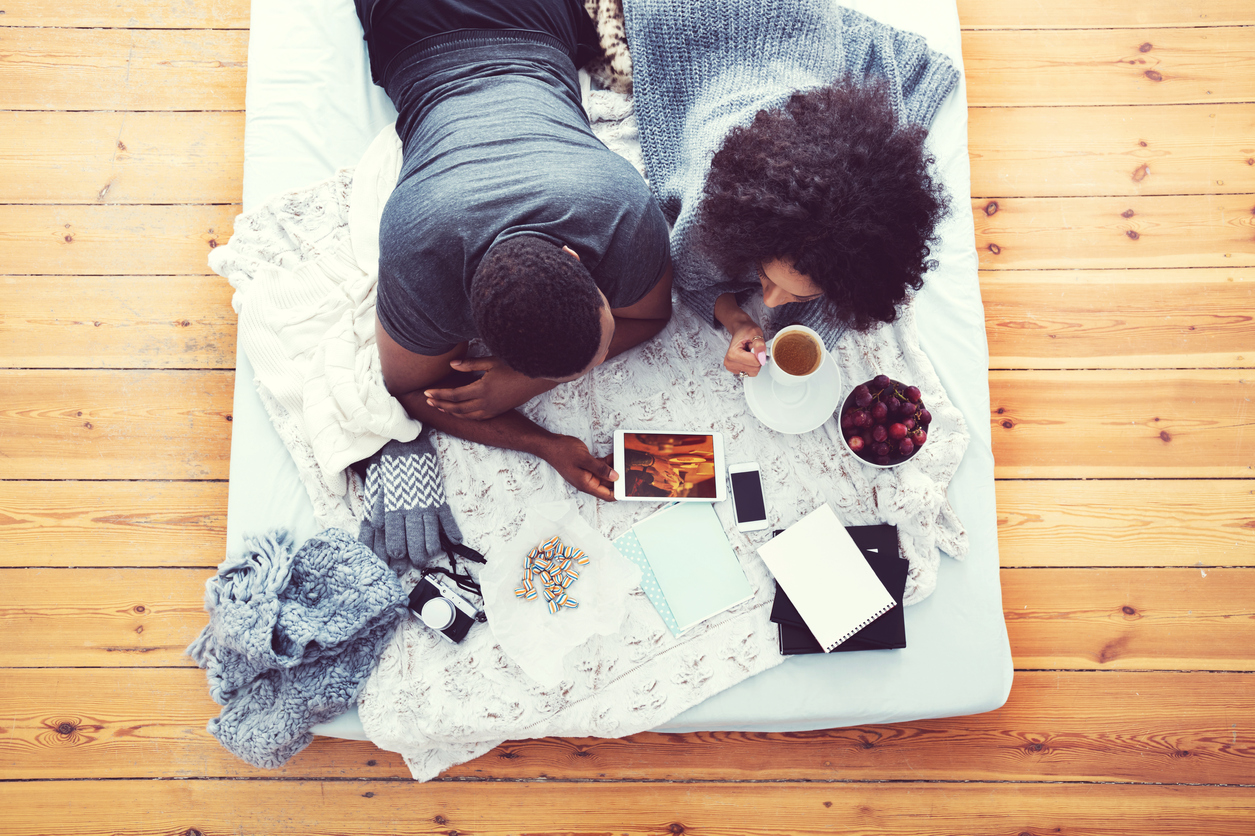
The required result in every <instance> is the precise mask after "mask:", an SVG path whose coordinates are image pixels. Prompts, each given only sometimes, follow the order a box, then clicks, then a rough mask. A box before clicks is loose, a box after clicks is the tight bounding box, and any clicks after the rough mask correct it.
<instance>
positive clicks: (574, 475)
mask: <svg viewBox="0 0 1255 836" xmlns="http://www.w3.org/2000/svg"><path fill="white" fill-rule="evenodd" d="M539 455H540V457H541V458H542V459H544V460H545V461H547V462H549V465H550V467H552V468H553V469H554V470H556V471H558V474H559V475H560V476H562V478H563V479H565V480H567V481H568V482H570V483H571V484H572V485H574V486H575V487H576V488H578V489H579V490H581V491H583V492H584V493H587V494H592V495H593V496H595V497H597V498H598V499H604V500H606V501H607V502H613V501H614V488H613V487H611V483H612V482H617V481H618V479H619V474H617V473H615V472H614V470H613V469H612V468H611V467H610V464H609V463H608V462H606V460H605V459H599V458H597V457H596V456H594V455H593V454H592V453H590V452H589V451H588V447H587V445H585V444H584V442H582V441H580V440H579V439H578V438H574V437H572V436H569V435H555V436H553V437H552V438H551V439H550V440H549V441H548V442H547V443H546V444H545V445H544V447H543V449H542V450H541V451H540V454H539Z"/></svg>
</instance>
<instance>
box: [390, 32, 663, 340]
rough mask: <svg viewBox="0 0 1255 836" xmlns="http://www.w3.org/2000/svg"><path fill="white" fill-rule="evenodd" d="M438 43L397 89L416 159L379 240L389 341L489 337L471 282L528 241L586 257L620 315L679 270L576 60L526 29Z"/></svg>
mask: <svg viewBox="0 0 1255 836" xmlns="http://www.w3.org/2000/svg"><path fill="white" fill-rule="evenodd" d="M428 40H429V41H433V42H436V43H434V44H432V45H427V42H424V49H423V50H422V51H421V52H419V53H418V54H417V55H416V56H413V57H411V59H410V60H409V62H408V63H407V64H405V65H404V66H402V67H400V68H399V69H396V70H395V71H393V72H390V74H389V78H388V79H387V90H388V94H389V95H390V96H391V97H392V99H393V101H394V102H395V103H396V105H397V110H398V111H399V112H400V118H399V119H398V121H397V131H398V133H399V134H400V136H401V140H402V144H403V147H404V162H403V164H402V168H401V175H400V178H399V179H398V182H397V188H396V190H395V191H394V192H393V193H392V196H391V197H390V198H389V199H388V203H387V205H386V206H385V207H384V212H383V220H382V224H381V227H380V230H379V243H380V260H379V293H378V313H379V320H380V322H381V323H382V324H383V327H384V329H385V330H386V331H387V332H388V335H389V336H390V337H392V339H393V340H395V341H396V342H397V343H398V344H399V345H401V346H402V347H403V348H405V349H407V350H409V351H413V352H415V353H418V354H423V355H427V356H434V355H438V354H443V353H445V352H447V351H450V350H451V349H453V348H454V347H455V346H456V345H457V344H458V343H461V342H463V341H466V340H469V339H472V338H474V337H476V336H478V333H477V331H476V328H475V322H474V319H473V317H472V315H471V309H470V301H469V296H470V285H471V278H472V277H473V276H474V274H475V269H476V268H477V267H478V266H479V262H480V260H481V259H482V258H483V257H484V254H485V253H486V252H487V251H488V248H489V247H490V246H492V244H493V243H495V242H498V241H503V240H505V239H507V238H512V237H514V236H518V235H535V236H539V237H541V238H543V239H545V240H548V241H550V242H552V243H553V244H555V245H557V246H568V247H570V248H571V249H572V250H574V251H575V252H576V253H578V254H579V256H580V261H581V263H582V264H583V265H584V266H585V267H587V268H588V270H589V272H591V273H592V276H593V280H594V281H595V282H596V283H597V286H598V287H599V288H600V289H601V291H602V293H604V294H605V295H606V298H607V299H608V300H609V301H610V306H611V307H612V308H621V307H625V306H627V305H631V304H633V303H635V302H638V301H639V300H640V299H641V298H642V297H644V296H645V294H646V293H648V292H649V291H650V290H651V289H652V288H653V287H654V286H655V285H656V284H657V282H658V280H659V279H660V278H661V276H662V274H663V272H664V271H665V270H666V267H667V265H668V264H669V258H670V255H669V253H670V247H669V230H668V227H667V222H666V220H665V219H664V218H663V215H662V211H661V210H660V209H659V207H658V204H657V202H656V201H655V199H654V197H653V195H652V194H651V192H650V190H649V187H648V185H647V184H646V183H645V181H644V180H643V179H642V178H641V176H640V174H639V173H638V172H637V171H636V169H635V168H633V167H632V165H631V164H630V163H628V162H627V161H626V160H625V159H623V158H622V157H620V156H619V155H618V154H615V153H614V152H612V151H610V150H609V149H608V148H606V146H605V145H603V144H602V143H601V141H600V140H598V139H597V138H596V137H595V136H594V135H593V133H592V131H591V130H590V128H589V126H588V120H587V117H586V116H585V114H584V110H583V108H582V107H581V105H580V95H579V82H578V80H577V76H576V72H575V66H574V64H572V62H571V59H570V58H569V57H568V55H567V53H566V52H565V50H563V49H562V48H561V46H560V44H559V43H558V42H557V41H556V40H555V39H553V38H551V37H549V36H546V35H543V34H541V33H534V32H527V31H521V30H515V31H511V32H508V33H506V32H480V31H475V32H470V33H451V35H450V36H448V37H444V36H442V37H441V38H440V39H437V38H432V39H428ZM552 303H553V304H562V300H560V299H555V300H552Z"/></svg>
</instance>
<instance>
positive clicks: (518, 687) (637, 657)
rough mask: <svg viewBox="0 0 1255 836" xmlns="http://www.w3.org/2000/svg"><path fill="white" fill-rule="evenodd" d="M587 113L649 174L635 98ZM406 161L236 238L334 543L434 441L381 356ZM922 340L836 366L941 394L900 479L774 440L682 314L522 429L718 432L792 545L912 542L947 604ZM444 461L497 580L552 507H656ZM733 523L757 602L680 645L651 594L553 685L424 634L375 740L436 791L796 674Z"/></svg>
mask: <svg viewBox="0 0 1255 836" xmlns="http://www.w3.org/2000/svg"><path fill="white" fill-rule="evenodd" d="M586 107H587V108H588V109H589V112H590V116H591V118H592V121H593V127H594V130H595V131H596V132H597V133H598V135H599V136H600V137H602V139H603V141H605V142H606V143H607V144H608V145H609V146H610V147H611V148H612V149H613V150H616V151H620V152H621V153H624V156H626V157H628V159H631V160H633V162H635V163H636V164H637V165H638V167H639V165H640V157H639V153H638V152H637V153H635V154H633V152H634V151H635V150H636V148H638V144H637V141H636V136H635V130H634V123H633V118H632V116H631V106H630V100H629V99H626V98H624V97H622V96H619V95H618V94H614V93H610V92H607V91H596V92H594V93H592V94H591V95H589V96H588V97H587V99H586ZM398 161H399V143H398V142H397V140H396V135H395V132H391V131H390V130H389V131H385V132H384V134H383V135H381V136H380V137H379V139H377V140H376V142H375V143H374V144H373V145H372V146H371V149H370V151H368V152H367V154H366V156H365V157H364V158H363V160H362V162H361V163H360V164H359V166H358V167H357V170H356V174H354V173H353V172H351V171H341V172H340V173H339V174H338V175H336V176H335V177H333V178H331V179H329V180H327V181H324V182H323V183H319V184H317V185H315V186H312V187H310V188H309V189H305V190H301V191H299V192H294V193H290V194H287V195H283V196H281V197H279V198H276V199H274V200H272V201H270V202H269V203H267V204H265V205H263V206H261V207H260V208H258V209H257V210H255V211H254V212H251V213H249V214H248V215H244V216H241V217H240V218H239V219H238V220H237V223H236V228H235V229H236V233H235V236H234V237H233V238H232V239H231V241H230V243H229V244H228V245H227V246H226V247H220V248H218V249H217V250H215V252H214V254H213V256H212V258H211V265H212V266H213V268H214V269H215V270H216V271H218V272H219V273H221V274H223V275H225V276H227V278H229V279H230V280H231V283H232V285H233V286H234V287H235V288H236V296H235V306H236V309H237V310H238V311H239V312H240V335H241V342H242V345H243V346H244V350H245V351H246V352H247V353H248V356H249V359H250V360H252V362H253V364H254V367H255V368H256V369H257V380H256V383H257V386H258V389H259V391H260V392H261V394H262V400H263V402H264V403H265V404H266V407H267V409H268V410H269V412H270V415H271V418H272V419H273V420H274V422H275V424H276V426H277V427H278V428H279V430H280V435H281V436H282V438H283V439H284V441H285V443H286V444H287V445H288V447H289V449H290V450H291V451H292V453H293V456H294V458H295V459H296V462H297V465H298V468H299V469H300V470H301V473H302V476H303V479H304V481H305V484H306V487H307V489H308V490H309V491H310V495H311V498H312V499H313V501H314V505H315V511H316V514H317V517H318V519H319V521H320V522H321V523H324V524H327V525H332V524H336V525H344V524H345V521H346V520H348V521H349V526H350V527H351V526H352V524H353V523H352V522H351V521H352V519H353V518H354V516H355V515H360V513H361V512H362V510H363V509H362V508H361V505H360V492H359V491H358V489H357V485H356V484H355V483H354V481H353V478H351V477H350V478H346V476H345V474H344V471H343V468H344V466H345V465H347V464H349V463H351V462H352V461H355V460H356V459H358V458H363V457H365V456H366V455H369V454H370V453H371V452H373V451H374V450H375V449H377V448H378V447H380V446H382V445H383V444H384V443H385V442H386V440H387V439H388V438H392V437H397V438H410V437H413V435H414V434H415V432H416V430H417V426H416V424H415V423H414V422H412V421H410V420H409V419H408V418H406V417H405V416H404V414H403V413H402V412H401V411H400V407H399V405H398V404H396V402H395V401H394V400H393V399H391V398H390V397H388V396H387V393H386V391H385V390H384V388H383V381H382V378H381V377H380V375H379V371H378V362H379V361H378V353H377V351H376V350H375V348H374V278H375V262H376V261H377V254H378V240H377V238H378V228H379V224H378V219H379V212H380V211H381V210H382V207H383V204H384V202H385V201H386V199H387V194H388V192H389V191H390V190H391V188H392V185H393V184H394V183H395V172H396V165H397V163H398ZM389 177H391V179H389ZM944 271H945V265H942V267H941V268H940V271H939V272H941V273H944ZM934 280H935V279H934ZM760 313H761V312H760ZM914 323H915V320H914V314H913V312H912V311H911V310H910V309H909V308H908V309H907V310H906V311H905V313H904V315H903V316H901V317H900V318H899V320H898V322H896V323H894V324H893V325H888V326H883V327H881V328H878V329H876V330H874V331H871V332H869V333H865V334H856V333H848V334H846V335H845V336H844V337H842V338H841V340H840V341H839V343H838V345H837V347H836V350H835V359H836V360H837V364H838V366H839V367H840V369H841V374H842V379H843V381H844V382H845V385H849V384H850V383H851V382H853V381H862V380H867V379H870V378H871V377H873V376H874V375H875V374H877V373H882V372H883V373H885V374H888V375H890V376H891V377H894V378H897V379H900V380H908V381H911V382H913V383H915V384H916V385H918V386H919V387H920V389H921V391H922V392H923V396H924V400H925V402H926V403H927V404H928V405H929V408H930V410H931V411H932V413H933V416H934V420H933V424H932V431H931V432H930V433H929V441H928V444H927V445H926V446H925V447H924V448H923V449H922V450H921V451H920V452H919V453H918V454H916V456H915V457H914V458H913V459H912V460H911V461H910V462H907V463H906V464H904V465H901V466H899V467H896V468H893V469H888V470H879V469H875V468H872V467H869V466H866V465H864V464H861V463H860V462H858V461H857V460H855V459H854V457H853V456H852V455H851V454H849V453H848V452H847V451H846V450H845V449H844V447H843V446H842V444H841V441H840V439H839V437H838V433H839V429H838V428H837V427H836V422H835V421H829V422H828V423H827V424H825V425H824V426H823V427H821V428H820V429H818V430H816V431H814V432H811V433H806V434H804V435H797V436H785V435H780V434H778V433H775V432H773V431H772V430H770V429H768V428H767V427H765V426H763V425H762V424H761V423H759V422H758V420H757V419H756V418H755V417H754V416H753V415H752V414H751V413H750V411H749V409H748V406H747V404H746V401H745V397H744V394H743V392H742V388H741V387H742V384H741V382H740V381H739V380H737V379H736V378H735V377H733V376H732V375H730V374H728V373H727V372H726V371H725V370H724V369H723V366H722V362H721V360H722V357H723V354H724V351H725V349H726V342H727V340H726V336H725V335H724V334H723V333H721V332H716V331H715V330H714V329H713V328H711V327H709V326H707V325H705V324H704V323H702V322H700V321H698V319H697V318H696V317H695V316H694V315H693V314H692V313H690V312H689V311H688V310H687V309H685V308H683V307H682V306H677V307H676V310H675V315H674V317H673V319H672V321H671V323H670V324H669V325H668V326H667V328H666V329H665V330H664V331H663V332H662V334H660V335H659V336H658V337H657V338H656V339H654V340H652V341H650V342H649V343H647V344H645V345H643V346H640V347H638V348H636V349H634V350H632V351H629V352H626V353H625V354H623V355H621V356H619V357H617V358H615V359H614V360H611V361H609V362H607V363H605V364H603V365H602V366H601V367H599V368H597V369H595V370H594V371H593V372H592V373H591V374H589V375H587V376H585V377H583V378H581V379H580V380H577V381H574V382H572V383H568V384H564V385H562V386H559V387H557V388H556V389H554V390H552V391H551V392H549V393H547V394H545V395H543V396H541V397H539V398H536V399H534V400H533V401H531V402H530V403H528V404H527V405H526V406H525V407H524V408H523V411H524V412H525V413H526V414H527V415H528V416H529V417H531V418H532V419H533V420H535V421H537V422H538V423H540V424H542V425H544V426H545V427H547V428H549V429H551V430H553V431H555V432H560V433H566V434H569V435H572V436H575V437H577V438H580V439H583V440H584V441H585V442H586V443H588V444H589V446H590V448H591V449H592V450H593V451H594V452H595V453H599V454H602V453H606V452H609V449H610V443H611V438H612V434H613V431H614V430H615V429H616V428H620V427H633V428H643V429H649V428H654V427H656V428H658V429H686V428H693V429H697V428H703V429H706V428H708V429H713V430H717V431H719V432H721V433H723V434H724V436H725V441H726V447H727V450H728V455H729V457H730V459H729V460H732V461H740V460H750V459H753V460H756V461H758V462H759V464H760V465H761V467H762V475H763V482H764V488H765V490H766V493H767V496H768V499H769V505H770V507H771V509H772V511H773V513H774V515H775V519H774V521H773V522H774V523H775V524H776V525H778V526H787V525H789V524H791V523H793V522H795V521H796V520H798V519H799V518H800V517H802V516H803V515H804V514H806V513H807V512H809V511H810V510H812V509H813V508H815V507H816V506H817V505H819V504H820V503H822V502H828V503H831V505H832V506H833V508H834V509H835V510H836V511H837V513H838V515H839V516H840V517H841V519H842V520H843V521H844V522H845V523H846V524H847V525H859V524H870V523H876V522H888V523H892V524H895V525H897V526H898V532H899V538H900V542H901V544H902V553H903V556H904V557H906V558H907V559H908V560H909V561H910V564H911V568H910V574H909V578H908V581H907V589H906V602H907V603H908V604H911V603H915V602H918V601H920V600H922V599H923V598H925V597H926V596H927V595H928V594H929V593H930V592H931V591H932V590H933V588H934V586H935V584H936V576H937V566H938V563H939V561H940V550H944V551H946V552H947V553H949V554H951V555H952V556H954V557H961V556H963V555H964V554H965V553H966V551H967V538H966V534H965V533H964V531H963V528H962V525H961V523H960V522H959V520H958V519H957V518H956V516H955V515H954V513H953V511H952V510H951V509H950V506H949V503H948V502H947V500H946V486H947V484H948V483H949V481H950V478H951V476H952V475H953V473H954V471H955V469H956V468H957V466H958V464H959V460H960V459H961V458H962V455H963V452H964V450H965V448H966V445H967V438H968V436H967V430H966V427H965V425H964V422H963V418H962V416H961V414H960V413H959V411H958V410H957V409H956V408H955V407H954V405H953V404H952V403H951V402H950V400H949V398H948V397H947V396H946V393H945V391H944V390H943V389H942V388H941V384H940V382H939V380H938V378H937V375H936V373H935V371H934V370H933V367H932V365H931V363H930V362H929V360H928V358H927V357H926V356H925V355H924V354H923V352H922V351H921V350H920V348H919V343H918V339H917V336H916V330H915V324H914ZM437 448H438V451H439V453H440V457H441V463H442V467H443V469H444V477H445V488H446V493H447V494H448V497H449V503H450V505H451V507H452V509H453V513H454V515H455V516H456V518H457V520H458V523H459V525H460V526H461V528H462V531H463V532H464V534H465V536H466V539H467V541H468V543H470V544H471V545H473V546H475V547H476V548H478V549H480V550H481V551H483V552H484V553H485V554H486V556H487V557H488V559H489V560H490V561H495V560H509V561H521V559H522V555H515V554H505V553H504V549H503V546H504V544H505V543H506V542H508V541H509V540H510V539H511V537H512V536H513V534H514V532H515V531H516V530H517V528H518V527H519V525H520V524H521V523H522V521H523V519H524V516H525V511H526V509H527V508H528V507H529V505H531V504H533V503H536V502H541V501H545V500H556V499H569V498H576V499H577V501H578V502H579V503H580V507H581V513H582V514H583V516H584V518H585V519H586V520H588V521H589V522H590V523H591V524H592V525H593V526H594V527H595V528H596V529H598V530H599V531H600V532H601V533H603V534H605V535H606V536H607V537H610V538H611V539H613V538H614V537H617V536H618V535H619V534H621V533H622V532H623V531H625V530H626V529H627V528H628V527H629V526H630V525H631V524H632V523H633V522H635V521H636V520H638V519H640V518H641V517H643V516H644V515H646V514H647V513H649V512H650V511H652V510H653V509H654V506H653V505H650V504H647V503H602V502H598V501H596V500H593V499H592V498H591V497H588V496H586V495H583V494H580V495H578V496H577V495H576V493H575V491H574V489H573V488H571V487H570V486H568V485H567V484H566V483H565V482H564V481H563V480H562V479H561V477H559V476H558V474H557V473H556V472H555V471H553V470H552V469H551V468H550V467H549V466H548V465H546V464H545V463H543V462H540V461H538V460H536V459H534V458H531V457H529V456H526V455H523V454H520V453H515V452H511V451H507V450H499V449H495V448H489V447H484V446H480V445H476V444H470V443H466V442H463V441H460V440H458V439H454V438H449V437H446V436H443V435H438V436H437ZM724 505H725V506H726V503H725V504H724ZM716 510H717V512H718V513H719V515H720V518H721V519H722V520H723V522H724V524H725V529H726V530H727V532H728V536H729V539H730V540H731V542H732V545H733V548H734V549H735V551H736V553H737V554H738V556H739V557H740V558H741V562H742V565H743V567H744V569H745V571H746V575H747V576H748V577H749V580H750V582H751V586H752V587H753V588H754V590H755V595H754V598H753V599H752V600H751V601H749V602H746V603H745V604H742V605H739V606H737V607H735V608H733V609H731V610H729V611H727V612H725V613H723V614H722V615H720V616H718V617H715V618H712V619H710V620H708V621H707V622H704V623H702V624H701V625H698V626H697V627H695V628H693V629H692V630H690V631H688V632H687V633H685V634H683V635H682V636H681V637H680V638H679V639H676V638H673V637H672V636H671V635H670V633H669V632H668V631H667V630H666V628H665V626H664V625H663V623H662V620H661V619H660V618H659V617H658V615H657V613H656V612H655V611H654V609H653V607H652V605H651V604H650V603H649V601H648V599H647V598H646V597H645V596H644V593H642V592H641V591H640V590H639V589H637V590H636V591H635V592H634V593H633V595H632V597H631V599H630V600H629V602H628V607H627V615H626V616H625V618H624V622H623V626H622V629H621V630H620V632H619V633H618V634H616V635H613V636H594V637H593V638H592V639H590V640H589V641H588V642H587V643H585V644H584V645H582V646H580V647H578V648H576V649H575V650H574V651H572V652H571V653H570V654H568V656H567V657H566V672H567V678H565V679H564V680H563V681H562V683H561V684H560V685H558V686H555V687H543V686H541V685H539V684H538V683H536V682H534V681H532V680H530V679H529V678H528V677H527V676H526V675H525V674H523V672H522V671H521V670H520V669H519V668H518V666H517V665H516V664H514V662H512V661H511V660H510V659H509V658H508V657H507V656H506V655H505V654H504V653H503V652H502V651H501V649H500V646H499V645H498V643H497V642H496V641H495V640H494V638H493V636H492V632H491V630H485V629H482V628H477V629H475V630H472V632H471V634H470V636H469V637H468V638H467V640H466V641H465V642H464V643H463V644H461V645H456V646H455V645H451V644H449V643H448V642H445V641H443V640H442V639H440V638H439V637H437V636H436V635H435V634H434V633H432V632H431V631H430V630H428V629H426V628H424V627H422V626H421V625H419V624H418V623H417V621H415V620H413V619H408V620H406V621H405V622H404V623H403V624H402V626H401V627H400V628H398V630H397V631H396V633H395V635H394V636H393V638H392V640H391V642H390V643H389V645H388V646H387V647H386V649H385V651H384V653H383V656H382V657H381V659H380V662H379V665H378V667H377V668H376V670H375V672H374V674H373V675H372V676H371V678H370V680H369V681H368V683H367V685H366V688H365V691H364V692H363V694H362V696H361V697H360V699H359V711H360V715H361V719H362V723H363V725H364V727H365V729H366V732H367V734H368V736H369V737H370V739H371V740H372V741H373V742H375V743H376V744H377V745H379V746H380V747H381V748H385V749H389V750H393V751H397V752H400V753H401V754H402V755H403V756H404V757H405V759H406V762H407V763H408V765H409V767H410V769H411V772H412V773H413V775H414V777H415V778H417V779H419V780H426V779H429V778H432V777H435V776H436V775H438V774H439V773H440V772H441V771H443V770H445V769H447V768H448V767H450V766H452V765H454V764H457V763H460V762H463V761H465V760H469V759H471V758H474V757H476V756H478V755H480V754H482V753H484V752H486V751H488V750H489V749H491V748H492V747H493V746H495V745H497V744H499V743H501V742H502V741H504V740H509V739H520V738H531V737H545V736H551V735H560V736H599V737H619V736H624V735H628V734H633V733H636V732H639V731H644V730H647V729H650V728H654V727H656V726H658V725H660V724H661V723H663V722H665V721H667V720H669V719H670V718H672V717H674V716H676V715H677V714H679V713H680V712H682V711H683V710H685V709H687V708H689V707H690V706H692V705H695V704H697V703H698V702H700V701H702V700H704V699H706V698H707V697H710V696H712V695H714V694H715V693H718V692H719V691H721V690H723V689H725V688H727V687H730V686H732V685H734V684H736V683H737V682H739V681H741V680H743V679H745V678H746V677H749V676H751V675H753V674H755V673H758V672H760V671H762V670H766V669H767V668H770V667H772V666H774V665H776V664H779V663H780V662H781V661H782V659H783V657H781V656H780V654H779V652H778V650H777V640H776V631H775V629H774V628H773V626H772V625H771V624H770V623H769V621H768V614H769V611H770V604H771V600H772V595H773V585H772V584H771V578H770V576H769V574H768V572H767V570H766V567H765V566H764V565H763V563H762V561H761V560H759V559H758V557H757V556H756V554H755V549H756V547H757V546H759V545H761V544H762V542H765V540H766V539H767V536H768V535H767V532H755V533H752V534H743V533H739V532H737V531H736V529H735V526H734V525H733V521H732V518H731V510H730V509H729V508H727V507H718V506H717V508H716ZM276 522H277V523H278V522H281V521H276ZM520 565H521V564H520Z"/></svg>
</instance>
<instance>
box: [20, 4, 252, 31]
mask: <svg viewBox="0 0 1255 836" xmlns="http://www.w3.org/2000/svg"><path fill="white" fill-rule="evenodd" d="M248 7H249V2H248V0H197V2H195V3H187V2H184V1H183V0H61V2H58V3H46V2H43V0H5V4H4V17H3V18H0V20H2V21H3V23H4V25H5V26H73V27H95V26H100V27H136V28H144V29H200V28H212V29H247V28H248Z"/></svg>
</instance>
